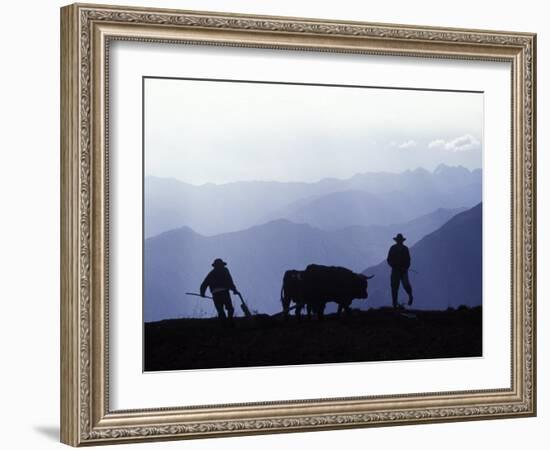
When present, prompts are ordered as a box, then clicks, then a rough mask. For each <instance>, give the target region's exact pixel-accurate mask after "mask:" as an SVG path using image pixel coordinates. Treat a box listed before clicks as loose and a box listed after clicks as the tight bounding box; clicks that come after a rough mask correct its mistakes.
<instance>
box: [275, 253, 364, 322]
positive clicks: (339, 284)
mask: <svg viewBox="0 0 550 450" xmlns="http://www.w3.org/2000/svg"><path fill="white" fill-rule="evenodd" d="M373 276H374V275H373ZM373 276H370V277H369V276H367V275H364V274H358V273H355V272H352V271H351V270H349V269H346V268H344V267H333V266H321V265H317V264H310V265H309V266H307V267H306V269H305V270H287V271H286V272H285V274H284V276H283V285H282V287H281V303H282V305H283V314H284V316H285V317H288V315H289V312H290V310H291V303H292V302H294V303H295V305H296V306H295V308H296V316H297V317H298V318H300V317H301V314H302V310H303V309H304V307H305V308H306V311H307V315H308V317H310V316H311V313H314V314H317V316H318V317H319V318H320V319H322V318H323V316H324V312H325V308H326V304H327V303H328V302H335V303H337V304H338V315H340V314H341V313H342V311H345V312H346V314H350V312H351V309H350V306H351V303H352V302H353V300H354V299H366V298H367V297H368V280H369V279H371V278H372V277H373Z"/></svg>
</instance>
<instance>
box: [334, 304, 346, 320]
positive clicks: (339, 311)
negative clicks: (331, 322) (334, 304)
mask: <svg viewBox="0 0 550 450" xmlns="http://www.w3.org/2000/svg"><path fill="white" fill-rule="evenodd" d="M342 309H344V307H343V306H342V305H341V304H340V303H338V312H337V313H336V315H337V316H338V317H340V314H342Z"/></svg>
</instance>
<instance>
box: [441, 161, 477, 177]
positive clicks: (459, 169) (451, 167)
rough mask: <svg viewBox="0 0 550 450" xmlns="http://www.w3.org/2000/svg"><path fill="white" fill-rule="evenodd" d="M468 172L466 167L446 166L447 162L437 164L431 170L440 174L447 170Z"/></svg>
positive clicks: (447, 171)
mask: <svg viewBox="0 0 550 450" xmlns="http://www.w3.org/2000/svg"><path fill="white" fill-rule="evenodd" d="M459 171H460V172H470V171H469V170H468V169H467V168H466V167H464V166H448V165H447V164H444V163H441V164H439V165H438V166H437V167H436V168H435V169H434V171H433V173H434V175H440V174H444V173H449V172H459Z"/></svg>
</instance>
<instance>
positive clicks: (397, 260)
mask: <svg viewBox="0 0 550 450" xmlns="http://www.w3.org/2000/svg"><path fill="white" fill-rule="evenodd" d="M393 240H394V241H395V242H396V243H395V244H393V245H392V246H391V247H390V251H389V252H388V259H387V261H388V264H389V265H390V267H391V297H392V302H393V307H394V308H398V307H399V304H398V303H397V296H398V291H399V283H401V284H403V289H405V292H406V293H407V294H408V295H409V306H410V305H412V302H413V295H412V287H411V283H410V282H409V267H410V265H411V255H410V253H409V248H408V247H407V246H406V245H403V242H404V241H405V240H406V238H404V237H403V235H402V234H401V233H399V234H398V235H397V236H395V237H394V238H393Z"/></svg>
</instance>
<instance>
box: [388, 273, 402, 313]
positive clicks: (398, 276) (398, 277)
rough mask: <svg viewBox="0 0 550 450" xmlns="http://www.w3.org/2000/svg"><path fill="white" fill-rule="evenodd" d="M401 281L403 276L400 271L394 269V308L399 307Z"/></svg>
mask: <svg viewBox="0 0 550 450" xmlns="http://www.w3.org/2000/svg"><path fill="white" fill-rule="evenodd" d="M400 281H401V274H400V273H399V271H397V270H395V269H393V270H392V271H391V280H390V283H391V299H392V304H393V307H394V308H397V307H398V303H397V296H398V292H399V282H400Z"/></svg>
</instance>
